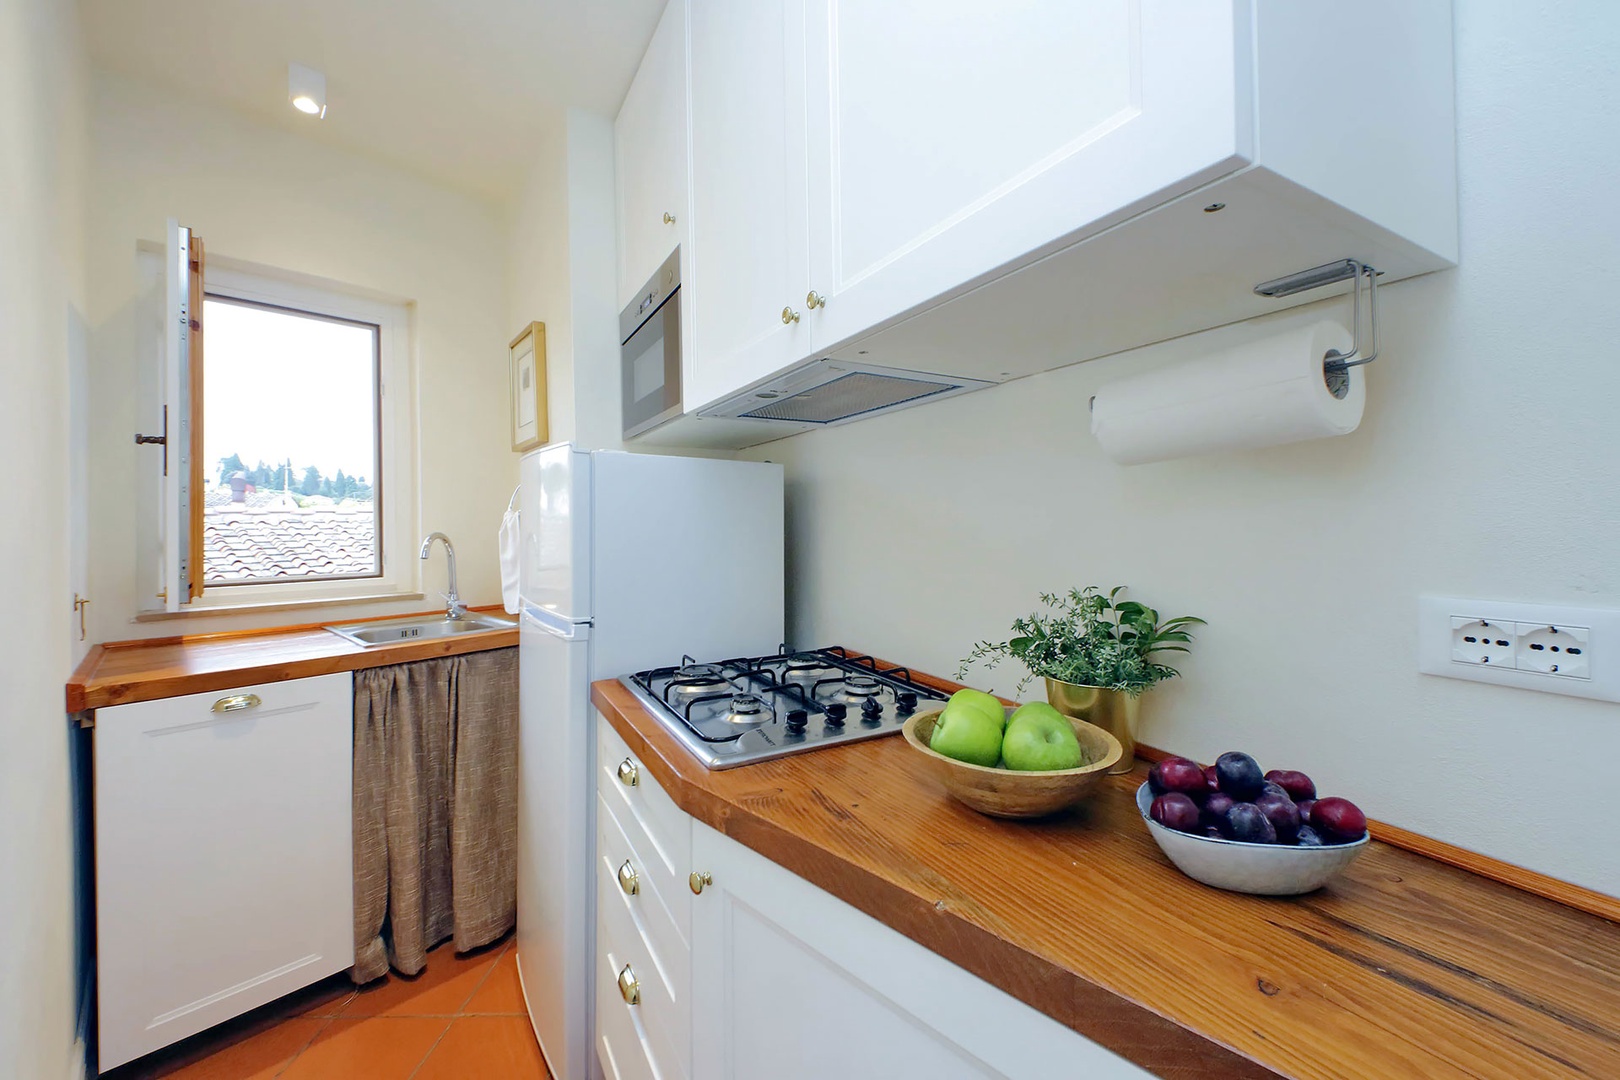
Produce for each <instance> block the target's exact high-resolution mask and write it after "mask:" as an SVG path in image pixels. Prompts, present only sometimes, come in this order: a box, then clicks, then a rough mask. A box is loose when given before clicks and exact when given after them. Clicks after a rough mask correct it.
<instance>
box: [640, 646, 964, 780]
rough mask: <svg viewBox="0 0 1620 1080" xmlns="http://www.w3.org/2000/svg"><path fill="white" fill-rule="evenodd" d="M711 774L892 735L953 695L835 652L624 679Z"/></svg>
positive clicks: (688, 665) (690, 665) (686, 660)
mask: <svg viewBox="0 0 1620 1080" xmlns="http://www.w3.org/2000/svg"><path fill="white" fill-rule="evenodd" d="M619 681H620V682H621V683H623V684H624V685H625V686H626V687H628V688H629V689H630V691H631V692H632V693H634V694H635V695H636V697H637V698H638V699H639V700H640V701H641V703H642V704H643V705H645V706H647V710H648V711H649V712H651V713H652V714H653V716H655V717H656V718H657V719H658V721H659V722H660V723H662V724H663V725H664V727H665V728H667V729H668V730H669V732H670V733H671V734H673V735H674V736H675V737H676V738H677V739H679V740H680V741H681V743H682V745H684V746H685V747H686V748H687V749H688V750H690V751H692V753H693V754H695V755H696V756H697V758H698V760H700V761H702V762H703V764H704V765H707V766H708V767H709V768H711V769H730V768H733V767H735V766H738V765H746V764H749V763H750V762H755V761H765V760H767V759H769V758H776V757H782V756H783V755H785V754H796V753H800V752H802V751H805V750H815V749H817V748H819V747H823V746H834V745H837V744H839V743H846V742H854V741H856V740H858V739H870V738H873V737H875V736H878V735H893V734H894V733H895V732H897V731H899V730H900V727H901V725H903V724H904V723H905V722H906V720H907V718H908V717H910V716H911V714H912V713H914V712H916V711H917V709H918V707H919V706H920V705H921V704H923V703H925V702H942V701H944V700H946V697H947V695H945V694H943V693H941V692H940V691H938V690H934V689H932V688H931V687H927V686H924V685H922V684H921V683H919V682H917V681H916V680H914V679H913V678H912V677H911V672H910V670H908V669H907V668H903V667H889V666H888V665H885V664H883V663H881V662H879V661H877V660H875V659H873V658H872V657H870V656H860V655H857V654H855V653H851V652H849V651H848V650H846V649H842V648H840V647H838V646H836V645H834V646H832V647H830V648H825V649H812V650H810V651H808V652H789V651H787V650H786V649H784V650H783V651H781V652H779V653H777V654H776V655H774V656H755V657H743V658H739V659H735V660H721V661H718V662H715V663H698V662H696V661H694V660H693V659H692V658H691V657H689V656H684V657H682V658H681V663H680V664H678V665H675V666H673V667H663V668H653V669H652V670H650V671H638V672H636V673H635V674H634V675H626V676H624V677H623V678H622V679H620V680H619Z"/></svg>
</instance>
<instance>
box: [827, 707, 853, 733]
mask: <svg viewBox="0 0 1620 1080" xmlns="http://www.w3.org/2000/svg"><path fill="white" fill-rule="evenodd" d="M848 713H849V706H848V705H845V704H843V703H842V702H838V701H835V702H833V703H832V704H831V705H828V706H827V726H828V727H843V726H844V717H845V716H846V715H847V714H848Z"/></svg>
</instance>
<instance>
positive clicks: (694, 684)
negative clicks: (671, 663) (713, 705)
mask: <svg viewBox="0 0 1620 1080" xmlns="http://www.w3.org/2000/svg"><path fill="white" fill-rule="evenodd" d="M725 685H726V677H725V675H724V674H723V673H722V672H721V671H720V666H719V665H718V664H688V665H686V666H685V667H683V668H679V669H677V670H676V672H675V674H674V676H673V677H672V678H671V679H670V682H669V687H668V689H667V690H666V693H667V694H678V695H681V696H683V697H690V696H692V695H694V694H712V693H714V692H715V690H717V689H719V688H720V687H722V686H725Z"/></svg>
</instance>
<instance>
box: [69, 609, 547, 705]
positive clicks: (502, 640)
mask: <svg viewBox="0 0 1620 1080" xmlns="http://www.w3.org/2000/svg"><path fill="white" fill-rule="evenodd" d="M475 610H498V609H475ZM405 617H406V616H401V615H389V616H386V618H389V619H398V618H405ZM373 621H378V620H371V619H345V620H343V622H344V623H345V624H347V623H351V622H373ZM517 643H518V631H517V628H516V627H513V628H512V629H511V630H497V631H493V632H491V633H488V634H467V635H464V636H462V637H459V638H439V639H435V640H432V641H409V642H402V643H400V644H398V645H373V646H371V647H370V648H363V647H361V646H359V645H356V644H354V643H353V642H352V641H348V640H347V639H345V638H340V637H338V636H337V635H336V634H334V633H332V632H331V631H329V630H326V629H323V628H322V627H321V626H320V625H313V626H294V627H285V628H282V629H278V630H259V631H249V632H231V633H223V634H204V635H197V636H191V637H171V638H154V639H151V640H148V641H120V642H112V643H109V644H106V645H97V646H95V647H94V648H92V649H91V650H90V651H89V652H88V653H87V654H85V658H84V660H83V661H82V662H81V663H80V664H79V667H78V670H77V671H75V672H74V673H73V678H72V679H71V680H70V681H69V682H68V684H67V711H68V712H70V713H76V712H83V711H85V710H86V709H99V708H103V707H105V706H107V705H123V704H126V703H128V702H131V701H151V700H153V699H154V698H166V697H178V696H179V695H181V694H204V693H210V692H212V691H215V690H229V689H232V688H234V687H238V686H252V685H255V684H257V683H267V682H280V681H282V680H284V679H302V678H305V677H306V676H310V675H330V674H332V673H333V672H338V671H359V670H360V669H362V668H373V667H384V666H386V665H388V664H405V663H409V662H411V661H413V660H431V659H433V658H435V657H439V656H458V655H460V654H462V653H471V652H483V651H485V650H487V649H502V648H507V647H509V646H512V645H516V644H517Z"/></svg>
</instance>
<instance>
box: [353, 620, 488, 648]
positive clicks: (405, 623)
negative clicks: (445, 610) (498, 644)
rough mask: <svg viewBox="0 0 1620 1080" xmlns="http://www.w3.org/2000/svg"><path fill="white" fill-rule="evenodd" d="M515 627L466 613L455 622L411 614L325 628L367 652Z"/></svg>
mask: <svg viewBox="0 0 1620 1080" xmlns="http://www.w3.org/2000/svg"><path fill="white" fill-rule="evenodd" d="M516 626H517V623H515V622H513V621H512V620H511V619H503V618H500V617H498V616H495V615H480V614H472V613H468V614H466V615H463V616H462V617H461V618H459V619H448V618H445V617H444V616H443V615H412V616H409V617H407V618H404V619H383V620H380V621H378V622H362V623H346V624H345V625H343V626H328V627H327V629H328V630H330V631H332V633H334V634H336V635H337V636H338V637H340V638H346V639H348V640H349V641H352V642H354V643H355V644H356V645H360V646H362V647H364V648H368V649H369V648H371V647H372V646H374V645H397V644H399V643H400V642H402V641H429V640H432V639H434V638H447V637H460V636H462V635H463V634H489V633H493V632H495V631H497V630H511V629H514V628H515V627H516Z"/></svg>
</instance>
